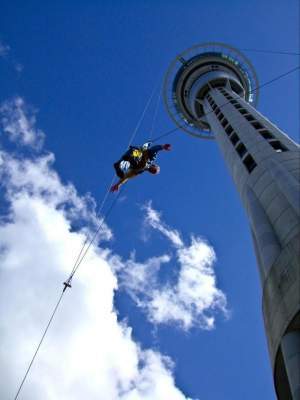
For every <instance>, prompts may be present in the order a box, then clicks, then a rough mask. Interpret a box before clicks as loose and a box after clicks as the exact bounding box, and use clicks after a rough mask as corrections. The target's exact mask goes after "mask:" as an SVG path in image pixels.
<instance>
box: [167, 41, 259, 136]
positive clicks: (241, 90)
mask: <svg viewBox="0 0 300 400" xmlns="http://www.w3.org/2000/svg"><path fill="white" fill-rule="evenodd" d="M215 87H227V88H228V89H231V90H232V91H233V92H234V93H235V94H236V95H237V96H240V97H242V98H243V99H245V100H246V101H247V102H248V103H250V104H251V105H253V106H254V107H255V106H256V104H257V100H258V80H257V77H256V73H255V70H254V68H253V66H252V64H251V62H250V61H249V60H248V59H247V58H246V57H245V56H244V55H243V54H242V53H240V52H239V51H238V50H236V49H234V48H232V47H230V46H228V45H225V44H223V43H205V44H200V45H196V46H193V47H191V48H189V49H187V50H185V51H184V52H182V53H180V54H179V55H178V56H177V57H176V58H175V60H174V61H173V62H172V63H171V65H170V67H169V69H168V71H167V74H166V77H165V82H164V102H165V105H166V108H167V111H168V113H169V115H170V117H171V118H172V120H173V121H174V122H175V123H176V125H177V126H179V127H180V128H181V129H183V130H184V131H186V132H187V133H189V134H191V135H192V136H196V137H200V138H203V139H213V138H214V136H213V134H212V133H211V130H210V126H209V124H208V122H207V121H206V119H205V112H204V108H203V101H204V98H205V96H206V95H207V94H208V92H209V91H210V90H211V89H212V88H215Z"/></svg>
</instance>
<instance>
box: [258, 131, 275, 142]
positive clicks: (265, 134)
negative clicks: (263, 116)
mask: <svg viewBox="0 0 300 400" xmlns="http://www.w3.org/2000/svg"><path fill="white" fill-rule="evenodd" d="M258 132H259V134H260V135H261V136H262V137H263V138H264V139H267V140H270V139H274V136H273V135H272V134H271V133H270V132H269V131H268V130H267V129H260V130H259V131H258Z"/></svg>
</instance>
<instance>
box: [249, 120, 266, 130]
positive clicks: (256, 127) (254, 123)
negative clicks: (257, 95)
mask: <svg viewBox="0 0 300 400" xmlns="http://www.w3.org/2000/svg"><path fill="white" fill-rule="evenodd" d="M251 125H252V126H253V127H254V128H255V129H263V126H262V124H260V123H259V122H258V121H254V122H251Z"/></svg>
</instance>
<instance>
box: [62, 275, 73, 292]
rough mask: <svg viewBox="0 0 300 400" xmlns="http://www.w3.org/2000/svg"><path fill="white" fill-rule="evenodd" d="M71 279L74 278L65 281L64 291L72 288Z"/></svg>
mask: <svg viewBox="0 0 300 400" xmlns="http://www.w3.org/2000/svg"><path fill="white" fill-rule="evenodd" d="M71 279H72V278H69V279H68V280H66V282H64V283H63V285H64V289H63V292H65V291H66V290H67V288H71V287H72V285H71Z"/></svg>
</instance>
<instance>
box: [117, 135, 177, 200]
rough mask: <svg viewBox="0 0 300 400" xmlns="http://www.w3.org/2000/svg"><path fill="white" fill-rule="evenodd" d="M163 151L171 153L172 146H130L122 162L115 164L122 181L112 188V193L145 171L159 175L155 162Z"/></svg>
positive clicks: (121, 159)
mask: <svg viewBox="0 0 300 400" xmlns="http://www.w3.org/2000/svg"><path fill="white" fill-rule="evenodd" d="M161 150H166V151H170V150H171V145H170V144H168V143H167V144H162V145H160V144H158V145H156V146H151V143H145V144H143V146H141V147H136V146H130V147H129V149H128V150H127V151H126V153H125V154H123V156H122V157H121V158H120V160H119V161H117V162H115V163H114V168H115V171H116V174H117V176H118V177H119V178H120V180H119V181H118V182H117V183H116V184H115V185H113V186H112V187H111V189H110V191H111V192H117V191H118V190H119V188H120V186H121V185H123V184H124V183H125V182H127V181H128V180H129V179H131V178H134V177H135V176H138V175H140V174H142V173H143V172H145V171H148V172H150V173H151V174H153V175H157V174H158V173H159V171H160V168H159V166H158V165H156V164H154V161H155V159H156V157H157V153H158V152H159V151H161Z"/></svg>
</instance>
